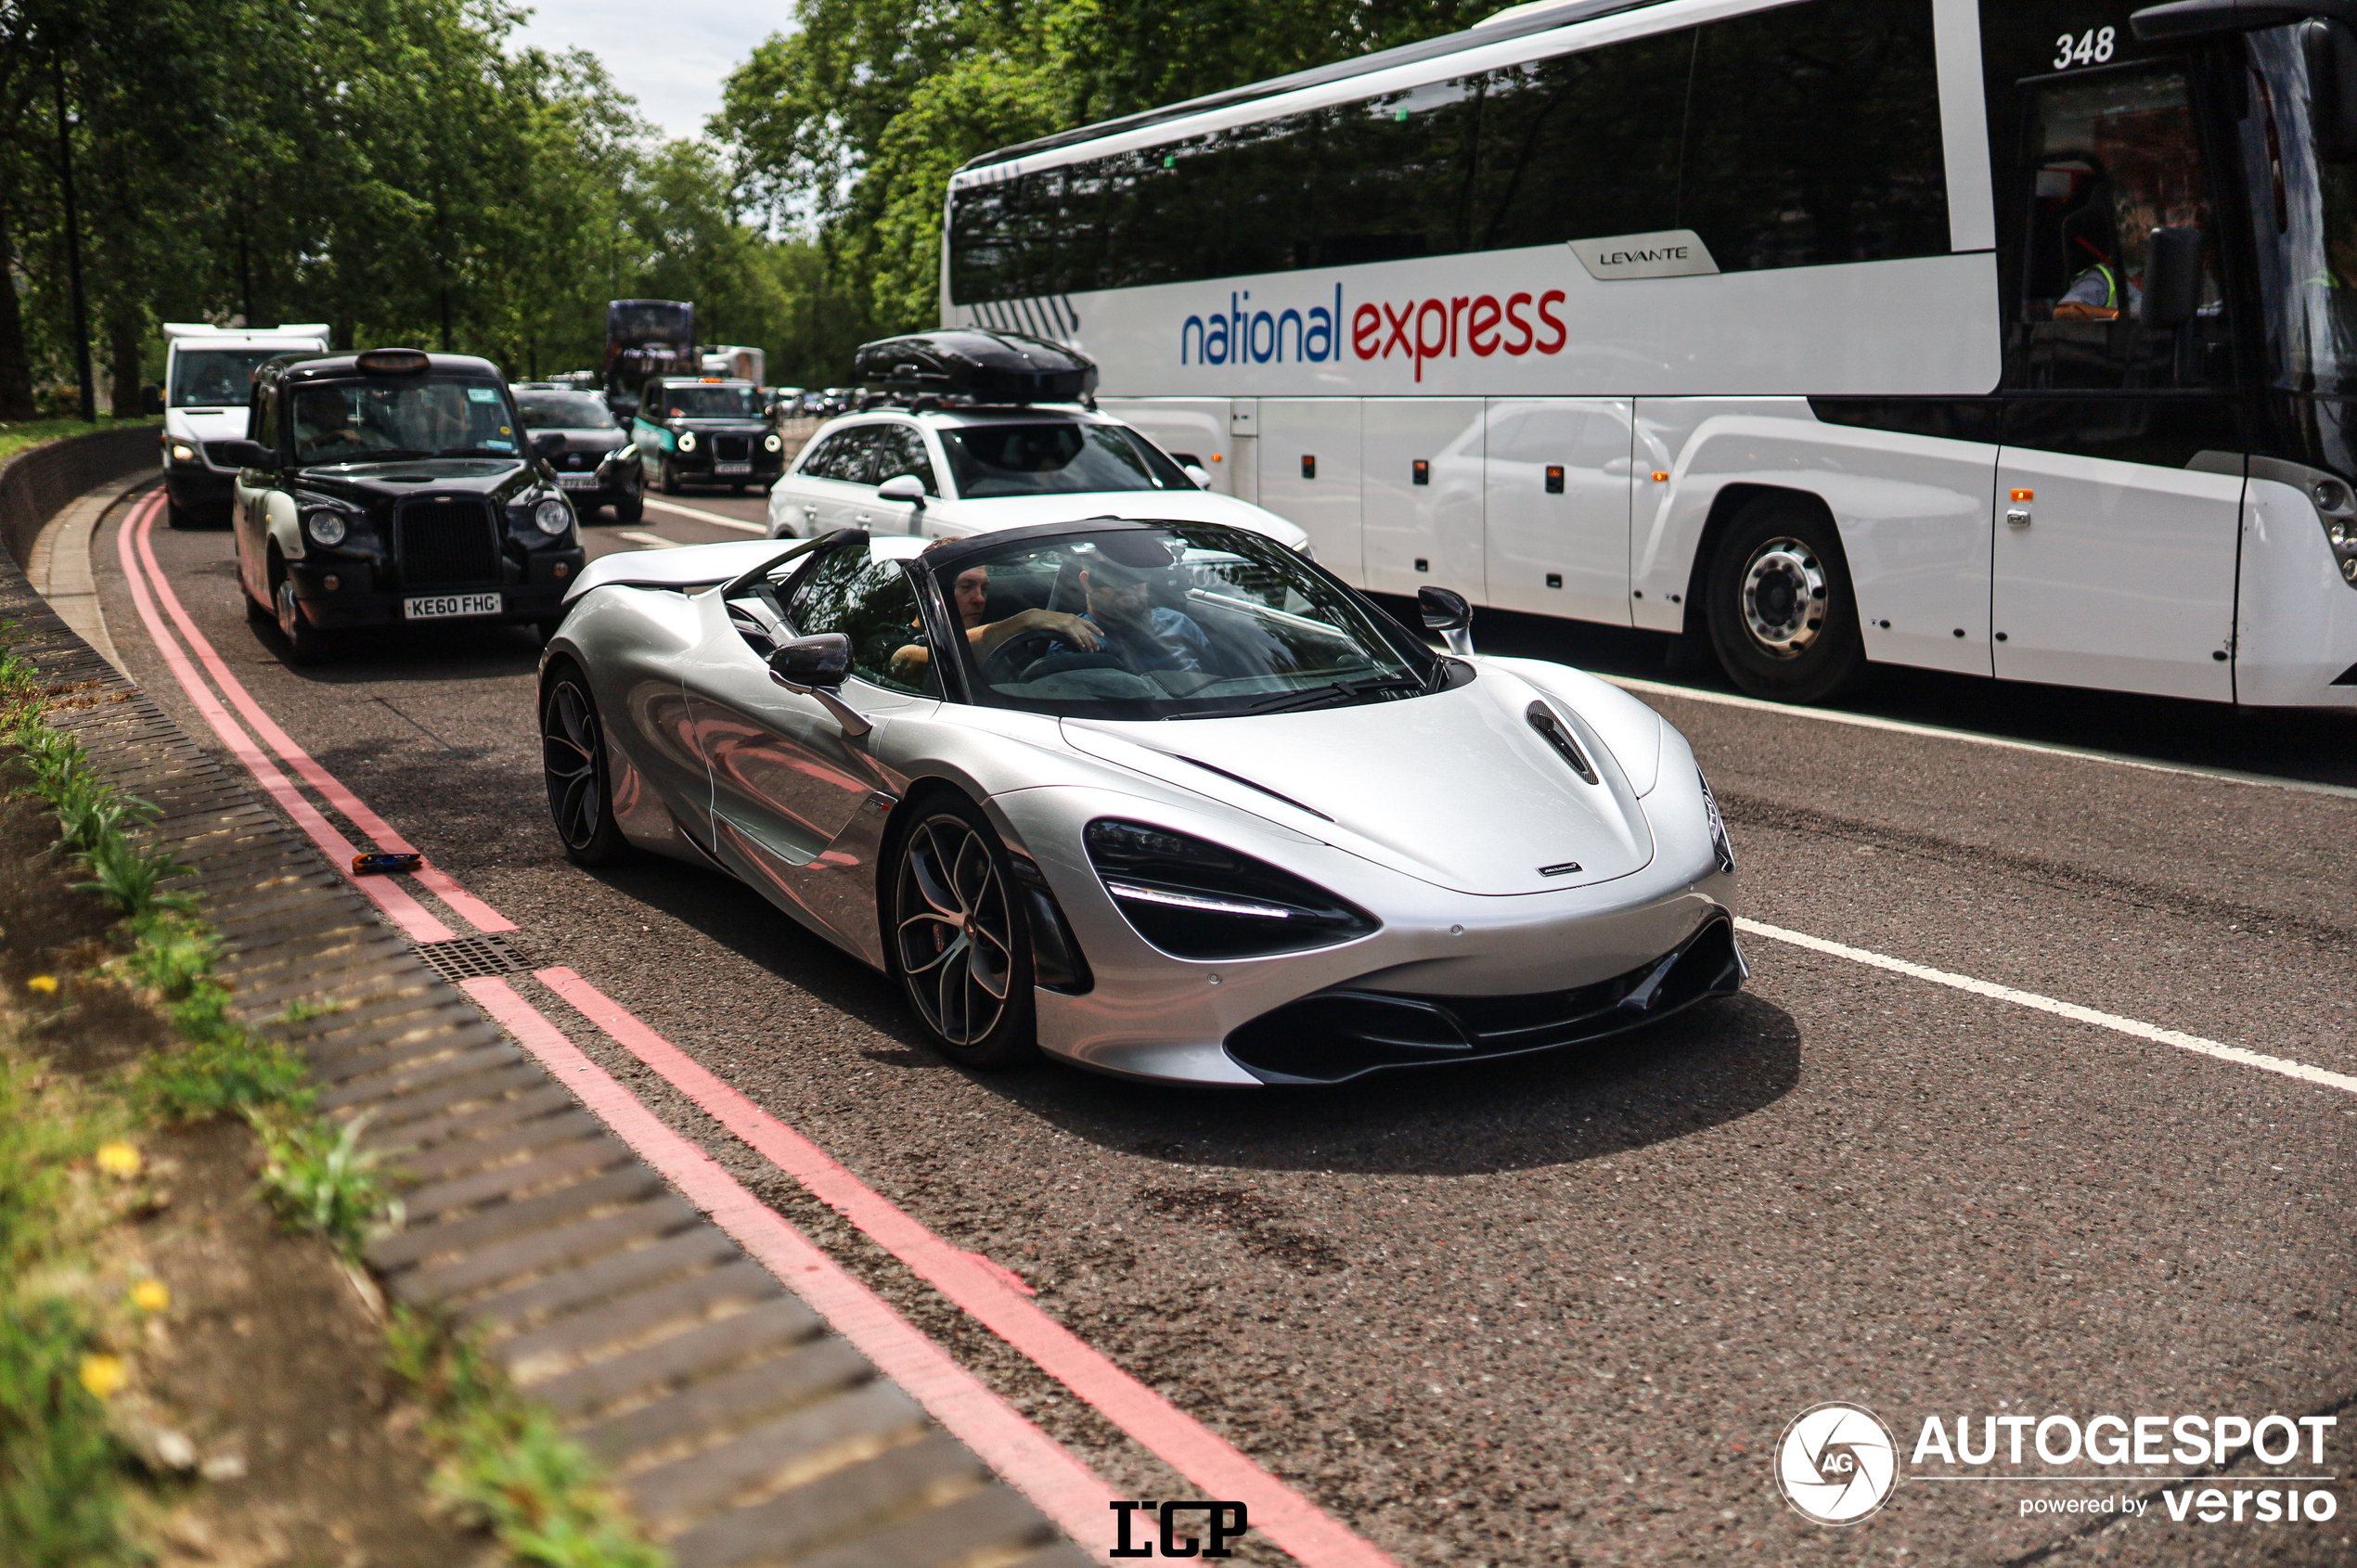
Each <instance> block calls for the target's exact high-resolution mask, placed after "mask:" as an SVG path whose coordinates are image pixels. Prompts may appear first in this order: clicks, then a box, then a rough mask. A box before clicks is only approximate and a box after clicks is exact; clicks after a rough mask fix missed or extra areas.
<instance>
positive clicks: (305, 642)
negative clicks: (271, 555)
mask: <svg viewBox="0 0 2357 1568" xmlns="http://www.w3.org/2000/svg"><path fill="white" fill-rule="evenodd" d="M273 599H274V605H273V608H274V609H275V610H276V611H277V623H278V635H279V636H282V637H284V638H286V639H287V662H288V663H290V664H297V665H305V664H316V663H317V662H319V661H320V660H321V659H322V658H323V657H325V656H326V654H327V651H328V639H327V634H326V633H324V632H322V631H320V630H319V628H317V627H316V626H314V625H313V624H312V623H310V622H308V621H306V620H304V619H303V606H302V605H301V604H299V603H297V602H296V599H295V593H294V579H293V578H292V577H290V576H288V575H286V574H285V573H284V572H281V573H280V574H279V577H278V586H277V589H276V590H275V591H274V594H273Z"/></svg>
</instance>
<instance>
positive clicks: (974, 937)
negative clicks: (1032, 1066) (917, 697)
mask: <svg viewBox="0 0 2357 1568" xmlns="http://www.w3.org/2000/svg"><path fill="white" fill-rule="evenodd" d="M890 867H891V872H890V878H889V880H888V881H887V882H886V884H885V885H886V887H887V888H888V889H889V890H890V896H889V897H888V899H887V900H886V907H885V910H884V958H885V961H886V963H887V964H888V965H889V966H890V968H891V970H892V976H893V979H894V980H895V981H896V982H898V983H899V985H900V989H901V994H902V995H903V996H906V997H907V998H908V1005H909V1007H910V1008H911V1009H913V1010H914V1011H915V1013H916V1015H917V1021H918V1022H919V1024H920V1025H921V1027H922V1028H923V1030H924V1033H925V1037H926V1038H927V1039H928V1040H929V1041H931V1042H932V1044H933V1046H934V1048H935V1049H936V1050H938V1051H940V1052H941V1053H942V1055H944V1056H946V1057H947V1058H948V1059H949V1060H952V1061H954V1062H957V1063H959V1064H960V1065H961V1066H965V1067H976V1068H984V1069H994V1068H1004V1067H1013V1066H1017V1065H1020V1064H1021V1063H1024V1062H1026V1061H1029V1060H1034V1059H1035V1058H1036V1057H1037V1055H1038V1049H1039V1047H1038V1045H1037V1041H1036V1039H1035V1037H1034V1035H1033V1015H1032V1002H1031V985H1032V979H1031V975H1032V970H1031V934H1030V932H1029V930H1028V928H1027V927H1026V926H1025V925H1024V919H1023V912H1022V909H1021V906H1019V905H1018V904H1017V903H1016V901H1015V893H1014V888H1013V885H1012V883H1011V880H1010V879H1011V876H1012V868H1011V866H1010V864H1009V861H1008V858H1007V851H1006V848H1005V846H1004V845H1002V844H1001V843H1000V842H998V833H997V832H996V831H995V830H994V829H992V828H991V826H990V823H989V820H988V819H987V818H986V817H985V816H983V814H982V811H981V808H980V807H978V806H976V805H974V804H973V803H972V802H970V801H968V800H966V799H964V798H963V797H961V796H947V795H944V796H940V797H936V798H934V800H932V801H929V802H926V803H923V804H922V805H921V806H920V808H919V811H918V815H917V817H916V820H915V821H913V822H912V823H910V824H909V826H908V829H907V830H906V831H905V832H903V833H901V834H899V835H898V836H897V839H896V842H895V848H894V852H893V855H892V859H891V861H890Z"/></svg>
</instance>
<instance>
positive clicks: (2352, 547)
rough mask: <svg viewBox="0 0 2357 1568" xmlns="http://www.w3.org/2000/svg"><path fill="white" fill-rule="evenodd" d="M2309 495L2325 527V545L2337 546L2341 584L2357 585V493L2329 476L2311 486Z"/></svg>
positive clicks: (2335, 557) (2336, 560) (2336, 558)
mask: <svg viewBox="0 0 2357 1568" xmlns="http://www.w3.org/2000/svg"><path fill="white" fill-rule="evenodd" d="M2308 495H2309V498H2310V499H2311V500H2312V501H2314V502H2315V503H2316V516H2317V519H2318V521H2322V522H2323V523H2324V525H2325V543H2326V544H2329V545H2330V546H2332V547H2333V560H2334V564H2335V565H2336V566H2338V568H2339V569H2340V576H2341V581H2342V582H2344V583H2348V584H2350V585H2352V586H2357V493H2352V492H2351V490H2350V488H2349V486H2348V485H2347V484H2345V483H2343V482H2341V481H2339V480H2338V479H2333V478H2331V477H2329V476H2325V477H2321V478H2319V479H2317V480H2315V481H2314V482H2312V483H2311V484H2310V485H2309V487H2308Z"/></svg>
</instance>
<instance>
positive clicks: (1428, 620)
mask: <svg viewBox="0 0 2357 1568" xmlns="http://www.w3.org/2000/svg"><path fill="white" fill-rule="evenodd" d="M1416 608H1417V610H1420V611H1422V612H1423V618H1424V629H1425V630H1426V631H1431V632H1438V633H1439V634H1440V640H1441V641H1443V642H1445V643H1447V644H1448V645H1449V652H1451V653H1454V654H1457V655H1459V656H1460V657H1469V656H1471V654H1472V653H1473V650H1474V649H1473V613H1474V612H1473V605H1472V604H1471V603H1470V602H1469V601H1468V600H1467V599H1466V598H1465V596H1464V595H1462V594H1461V593H1459V592H1457V591H1456V590H1455V589H1453V588H1440V587H1435V586H1434V585H1431V584H1429V583H1427V584H1425V585H1423V587H1421V588H1418V589H1417V590H1416Z"/></svg>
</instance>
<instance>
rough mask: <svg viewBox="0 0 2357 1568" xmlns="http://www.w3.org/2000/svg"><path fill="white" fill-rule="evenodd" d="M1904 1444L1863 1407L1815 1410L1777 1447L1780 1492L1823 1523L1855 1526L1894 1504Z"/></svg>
mask: <svg viewBox="0 0 2357 1568" xmlns="http://www.w3.org/2000/svg"><path fill="white" fill-rule="evenodd" d="M1898 1482H1899V1445H1898V1443H1897V1442H1896V1441H1895V1440H1894V1439H1893V1438H1892V1437H1891V1435H1890V1428H1888V1427H1887V1426H1885V1425H1884V1424H1883V1420H1882V1418H1881V1417H1880V1416H1877V1415H1875V1414H1874V1412H1873V1411H1872V1410H1869V1409H1867V1408H1866V1407H1864V1406H1863V1405H1847V1404H1843V1403H1841V1402H1839V1401H1837V1400H1836V1401H1833V1402H1830V1403H1827V1404H1823V1405H1811V1406H1810V1407H1809V1408H1808V1409H1806V1410H1803V1411H1801V1412H1800V1414H1799V1415H1797V1416H1795V1417H1794V1418H1793V1420H1792V1424H1791V1425H1789V1426H1787V1427H1785V1428H1784V1436H1783V1437H1782V1438H1780V1439H1779V1440H1778V1441H1777V1444H1776V1489H1777V1490H1778V1491H1779V1492H1782V1493H1783V1494H1784V1501H1786V1502H1788V1503H1790V1504H1791V1505H1792V1507H1793V1510H1794V1511H1795V1512H1797V1513H1798V1514H1800V1515H1801V1516H1802V1517H1803V1518H1805V1519H1810V1520H1813V1521H1814V1522H1816V1523H1819V1524H1855V1523H1858V1522H1859V1521H1860V1520H1861V1519H1865V1518H1867V1517H1869V1516H1870V1515H1872V1514H1873V1513H1874V1510H1877V1509H1879V1508H1881V1507H1882V1505H1883V1504H1884V1503H1885V1502H1886V1501H1887V1500H1888V1499H1889V1497H1890V1491H1891V1488H1892V1487H1893V1486H1895V1485H1896V1484H1898Z"/></svg>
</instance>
